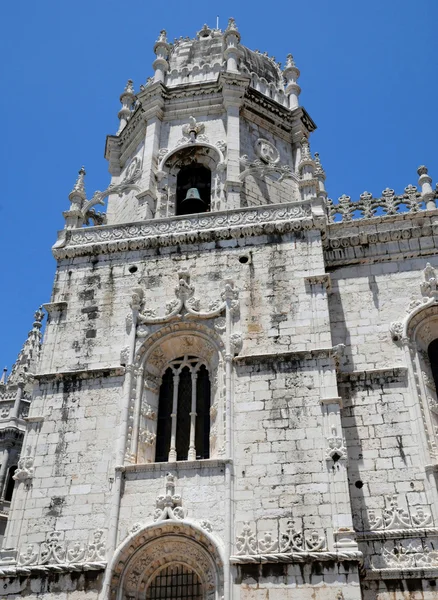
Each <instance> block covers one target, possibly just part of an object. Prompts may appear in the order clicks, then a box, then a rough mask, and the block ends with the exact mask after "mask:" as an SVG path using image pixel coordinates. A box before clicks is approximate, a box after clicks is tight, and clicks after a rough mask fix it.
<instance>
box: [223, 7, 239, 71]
mask: <svg viewBox="0 0 438 600" xmlns="http://www.w3.org/2000/svg"><path fill="white" fill-rule="evenodd" d="M224 41H225V45H226V48H225V52H224V56H225V58H226V59H227V71H229V72H232V73H238V72H239V69H238V68H237V64H238V59H239V56H240V54H241V50H240V48H239V47H238V46H239V43H240V33H239V32H238V31H237V26H236V21H235V20H234V19H233V17H231V18H230V19H228V26H227V28H226V29H225V31H224Z"/></svg>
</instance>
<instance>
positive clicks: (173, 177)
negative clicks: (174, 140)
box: [156, 141, 226, 217]
mask: <svg viewBox="0 0 438 600" xmlns="http://www.w3.org/2000/svg"><path fill="white" fill-rule="evenodd" d="M221 147H222V149H225V146H224V145H222V143H219V145H216V146H215V145H213V144H210V143H209V142H206V141H202V142H200V141H195V142H187V143H183V144H181V145H179V146H177V147H176V148H174V149H173V150H170V151H168V150H167V148H164V149H163V150H164V151H166V152H165V154H164V156H163V157H162V159H161V161H160V166H159V168H158V171H157V175H156V177H157V182H158V186H157V190H158V202H157V216H158V217H171V216H174V215H175V209H176V181H177V174H178V172H179V170H180V169H181V168H182V167H183V166H187V165H190V164H192V163H194V162H196V163H197V164H199V165H202V166H204V167H207V168H208V169H209V170H210V171H211V211H217V210H223V208H224V200H225V193H224V182H225V172H226V163H225V159H224V154H223V152H222V150H221Z"/></svg>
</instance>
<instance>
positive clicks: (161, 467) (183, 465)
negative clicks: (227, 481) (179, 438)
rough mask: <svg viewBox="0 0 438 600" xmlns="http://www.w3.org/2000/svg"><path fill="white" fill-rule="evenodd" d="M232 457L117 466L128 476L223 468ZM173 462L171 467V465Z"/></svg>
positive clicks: (117, 469) (117, 468)
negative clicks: (152, 472)
mask: <svg viewBox="0 0 438 600" xmlns="http://www.w3.org/2000/svg"><path fill="white" fill-rule="evenodd" d="M231 462H232V461H231V460H230V459H225V458H223V459H222V458H220V459H218V458H206V459H203V460H190V461H183V460H181V461H178V462H176V463H143V464H132V465H120V466H118V467H116V471H121V472H122V473H125V474H126V476H128V475H129V474H130V473H151V471H162V472H163V473H164V472H167V471H168V470H169V469H170V468H171V469H172V470H174V471H175V470H176V471H181V470H186V469H189V470H192V469H194V470H199V469H221V468H223V467H224V466H225V465H226V464H227V463H231ZM170 464H171V467H170V466H169V465H170Z"/></svg>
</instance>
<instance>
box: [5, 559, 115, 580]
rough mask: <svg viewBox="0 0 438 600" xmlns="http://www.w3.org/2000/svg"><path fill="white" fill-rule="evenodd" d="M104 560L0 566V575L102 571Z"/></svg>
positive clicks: (16, 575)
mask: <svg viewBox="0 0 438 600" xmlns="http://www.w3.org/2000/svg"><path fill="white" fill-rule="evenodd" d="M106 565H107V563H106V562H103V561H102V562H88V563H70V564H53V565H30V566H17V567H13V566H11V567H1V565H0V577H25V576H27V575H39V576H42V575H44V574H47V575H48V574H49V573H51V574H52V573H53V574H56V573H59V574H62V573H72V572H80V571H104V570H105V569H106Z"/></svg>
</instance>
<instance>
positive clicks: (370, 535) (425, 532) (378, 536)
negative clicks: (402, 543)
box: [356, 527, 438, 542]
mask: <svg viewBox="0 0 438 600" xmlns="http://www.w3.org/2000/svg"><path fill="white" fill-rule="evenodd" d="M437 536H438V527H420V528H419V527H414V528H411V529H384V530H380V531H357V532H356V539H357V541H358V542H368V541H371V540H393V539H404V538H420V537H437Z"/></svg>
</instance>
